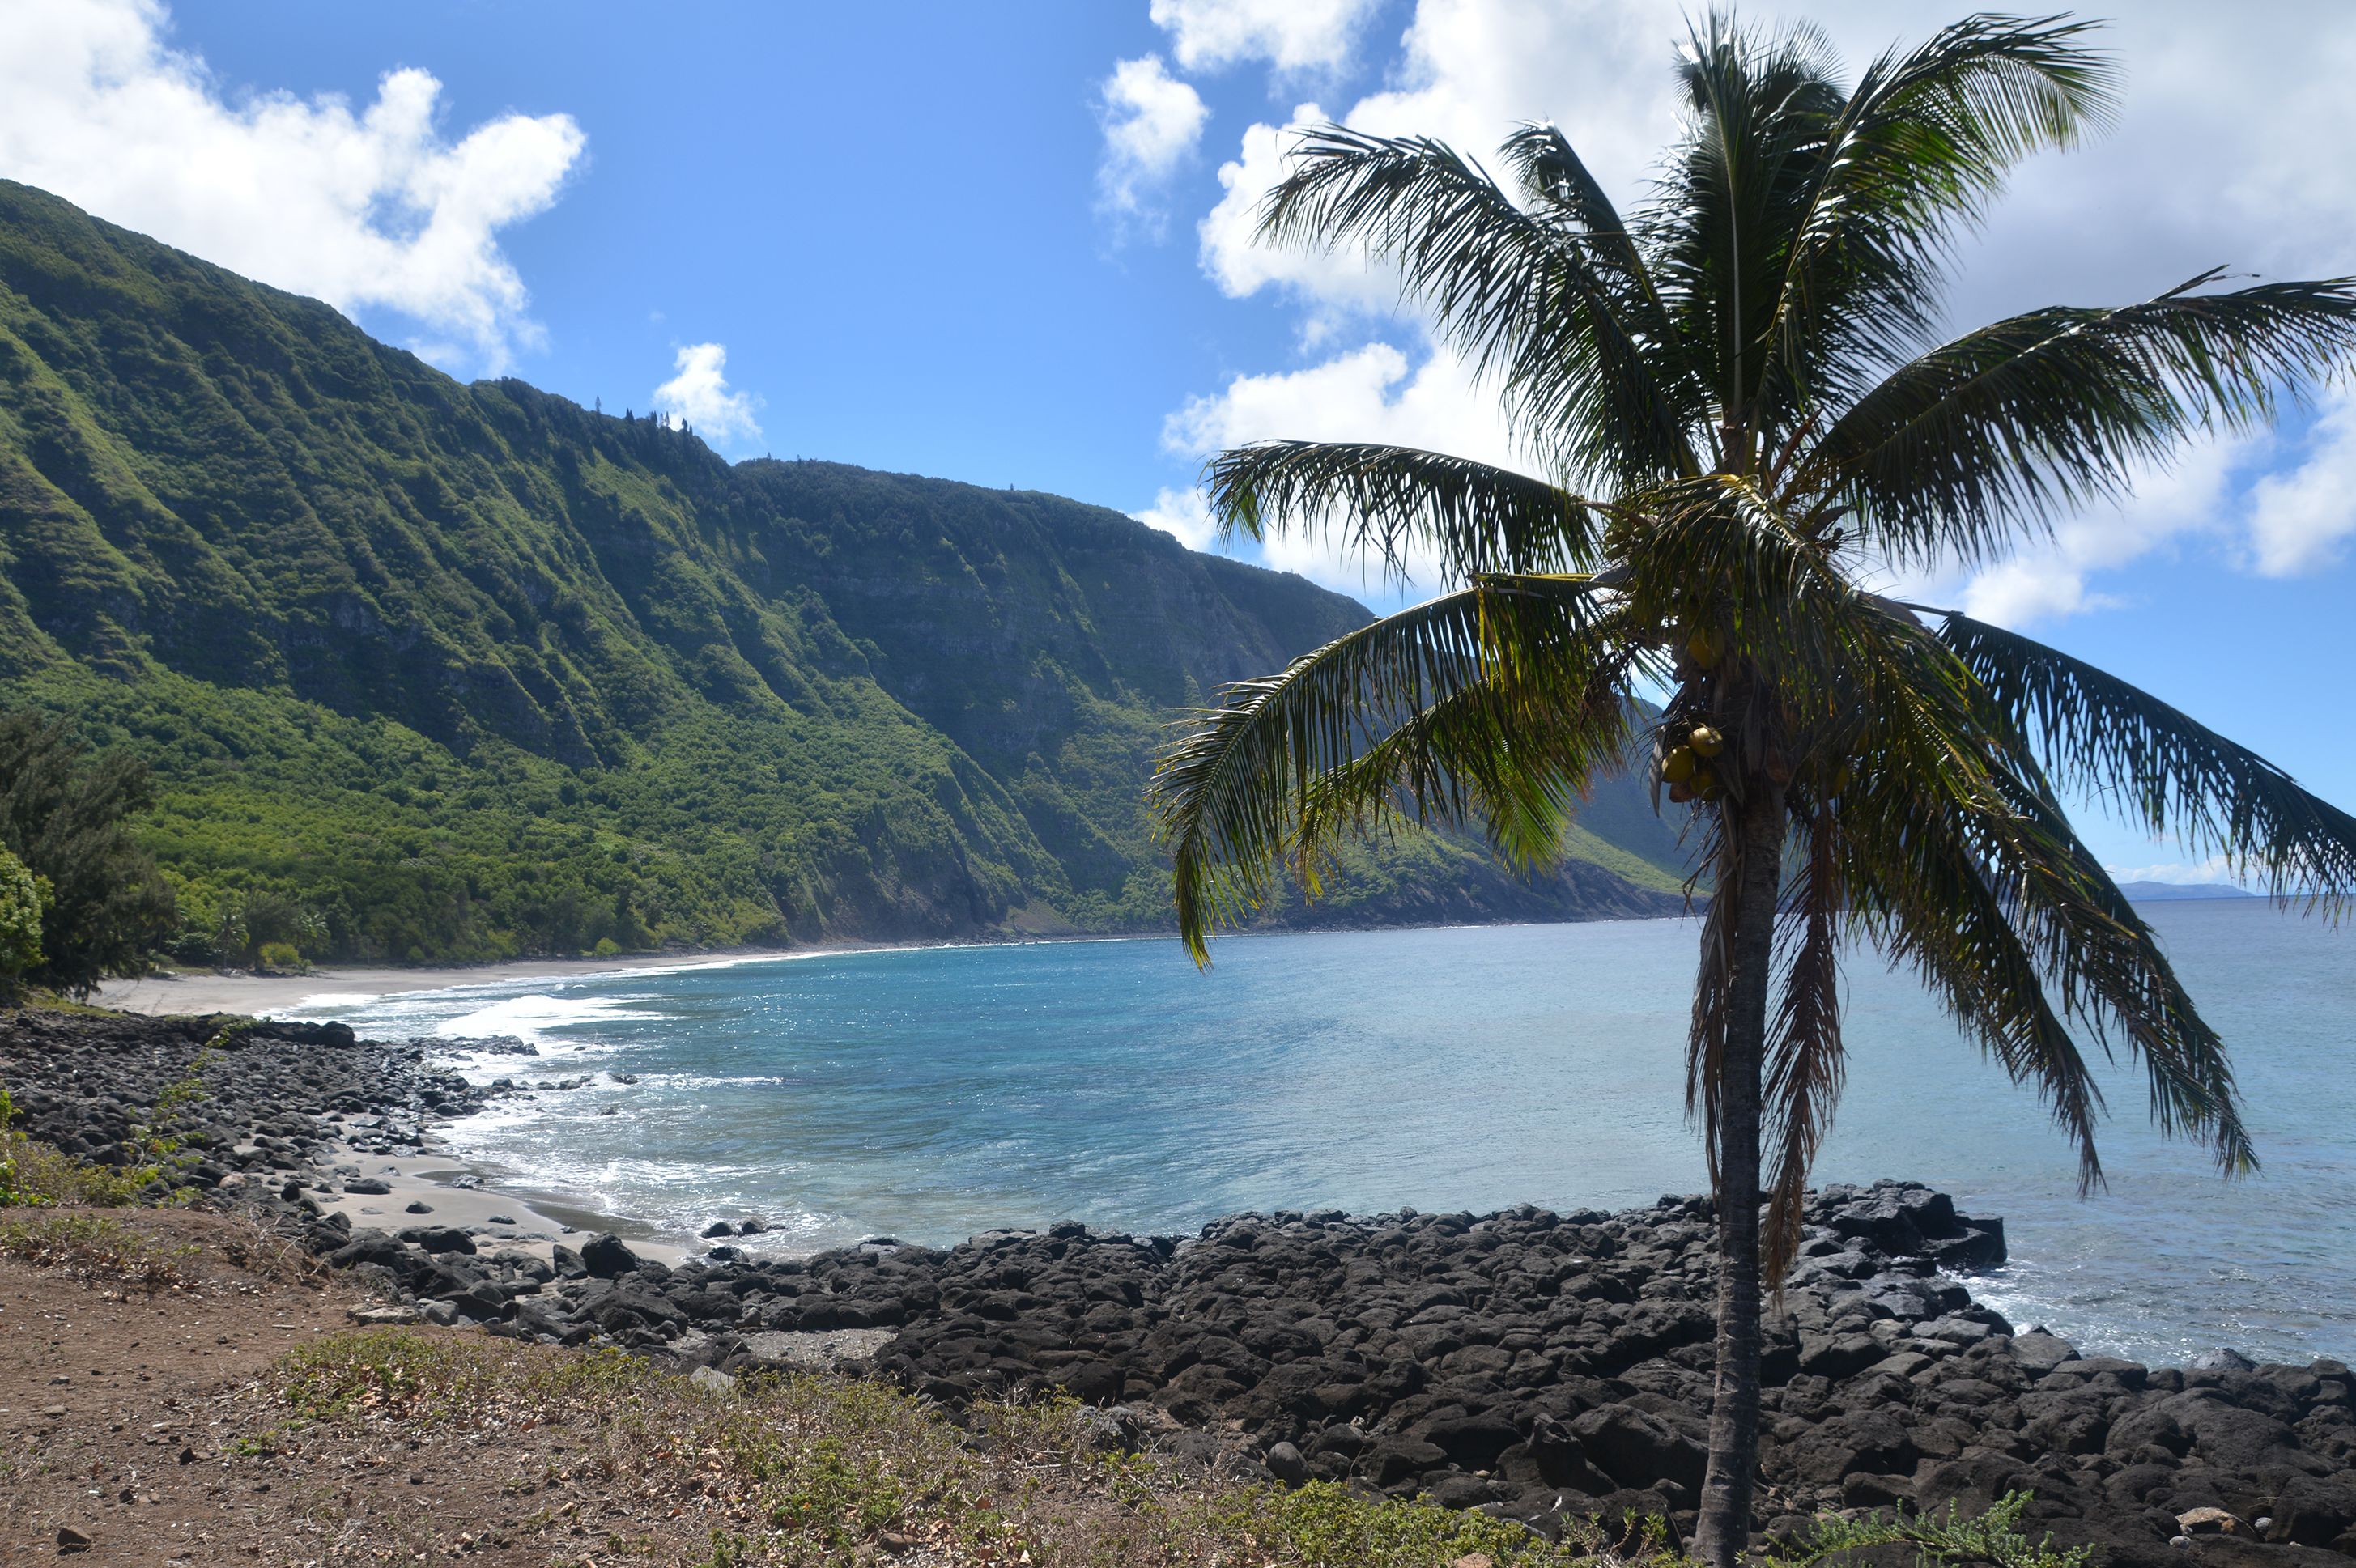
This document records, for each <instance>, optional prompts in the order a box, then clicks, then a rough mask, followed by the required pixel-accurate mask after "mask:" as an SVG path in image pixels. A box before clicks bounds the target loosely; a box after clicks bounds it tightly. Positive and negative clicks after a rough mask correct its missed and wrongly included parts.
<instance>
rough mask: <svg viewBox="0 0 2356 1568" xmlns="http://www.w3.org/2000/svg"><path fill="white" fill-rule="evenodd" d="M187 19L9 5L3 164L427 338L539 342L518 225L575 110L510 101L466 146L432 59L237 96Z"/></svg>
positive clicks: (478, 349) (562, 165) (570, 158)
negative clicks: (178, 28) (302, 93)
mask: <svg viewBox="0 0 2356 1568" xmlns="http://www.w3.org/2000/svg"><path fill="white" fill-rule="evenodd" d="M167 25H168V18H167V16H166V11H165V8H164V6H163V5H161V4H160V3H159V0H42V3H41V4H38V5H6V6H0V171H5V173H6V174H7V176H9V177H11V178H14V179H18V180H22V181H24V182H26V183H27V184H30V185H36V186H39V187H42V188H44V189H46V190H49V191H52V192H54V193H56V194H57V195H59V196H61V197H65V198H66V199H67V200H69V201H71V202H73V203H74V204H76V205H77V206H80V207H82V208H87V209H89V210H90V211H91V212H94V213H96V214H98V215H99V216H100V217H102V218H105V219H109V220H110V221H112V222H115V223H120V224H123V225H125V226H127V227H129V228H133V229H139V230H142V231H143V232H145V233H148V234H152V235H153V236H155V238H156V239H158V240H164V241H165V242H166V243H167V244H172V245H177V246H179V247H181V248H183V249H186V250H188V251H195V252H196V253H197V254H198V255H200V256H202V257H204V258H205V259H206V260H208V261H216V262H219V263H220V264H221V265H222V266H225V267H230V268H232V269H234V270H236V271H238V272H243V273H245V274H247V275H248V276H251V277H255V278H259V279H261V280H262V281H263V282H265V283H273V284H276V285H277V286H279V287H281V288H284V289H290V290H293V291H295V292H297V293H307V294H315V295H316V296H318V297H319V298H321V299H324V300H326V301H327V302H328V303H329V304H334V305H336V306H337V308H339V309H342V310H346V311H351V310H359V309H367V308H371V307H380V308H384V309H389V310H393V311H397V312H400V313H401V314H402V315H407V316H410V317H412V318H414V319H415V320H416V321H417V322H418V323H419V324H421V325H422V326H423V328H424V329H425V331H426V334H427V336H426V338H425V340H424V341H423V343H422V344H421V347H440V348H441V349H442V350H443V351H444V353H445V354H446V353H449V352H452V351H453V347H454V346H455V345H463V346H464V347H465V350H466V353H467V354H468V355H471V357H474V358H475V359H476V360H477V361H478V362H479V363H480V364H481V365H482V366H483V367H485V368H489V369H493V370H497V369H499V368H504V367H505V365H506V364H507V362H508V360H509V357H510V356H511V354H512V352H513V350H514V348H515V347H517V346H518V345H520V344H529V343H532V342H534V341H536V340H537V338H538V328H537V327H536V326H535V325H534V324H533V323H532V322H531V321H530V318H529V317H528V316H527V315H525V307H526V304H527V294H526V291H525V289H524V285H523V280H522V279H521V278H520V277H519V276H518V275H517V273H516V270H515V268H514V266H513V264H512V263H510V262H509V260H508V258H507V256H506V255H505V254H504V252H502V251H501V250H500V248H499V243H498V231H499V230H500V229H504V228H506V227H508V226H509V225H510V224H513V223H516V222H518V221H519V220H521V219H526V218H529V217H530V216H532V215H533V214H534V213H537V212H540V211H541V210H543V209H544V208H547V207H548V206H549V204H550V203H551V202H552V201H553V200H554V199H555V198H556V195H557V192H558V190H559V189H560V188H561V187H562V184H563V182H564V179H565V176H567V175H568V174H569V173H570V172H571V171H572V170H573V168H574V167H575V165H577V164H578V163H579V161H580V159H581V155H582V152H583V149H584V146H585V144H586V138H585V137H584V134H583V133H582V130H581V127H580V126H579V125H578V124H576V123H574V121H573V118H572V117H571V116H570V115H566V114H543V115H526V114H517V113H509V114H503V115H500V116H498V118H496V119H493V120H489V121H487V122H485V123H482V124H480V125H477V127H475V128H474V129H473V130H472V131H469V132H468V133H466V135H464V136H463V137H461V138H459V139H458V140H456V141H455V142H454V141H451V140H449V139H448V138H446V137H445V136H444V135H443V133H441V132H440V131H439V130H438V129H437V128H436V125H435V118H436V109H437V104H438V101H439V99H440V95H441V91H442V85H441V83H440V82H439V81H437V80H435V79H434V77H433V76H432V75H430V74H428V73H427V72H425V71H423V70H419V69H413V68H412V69H400V70H393V71H388V72H387V73H386V74H385V76H384V77H383V79H382V80H380V82H379V83H378V87H377V95H376V98H375V100H374V101H372V102H370V103H369V104H367V105H366V106H364V107H361V108H358V109H355V108H354V107H353V106H352V105H351V104H350V103H348V102H347V101H344V100H343V99H341V98H339V97H336V96H333V95H321V96H319V97H316V98H313V99H309V100H302V99H297V98H295V97H294V96H293V95H291V94H288V93H284V92H260V93H255V94H251V95H245V94H236V95H232V94H230V92H228V91H226V90H225V89H224V87H223V85H222V84H221V83H220V80H218V79H217V78H216V77H215V76H214V74H213V73H212V72H211V70H210V69H209V68H208V67H207V66H206V65H205V63H204V61H203V60H201V59H198V58H197V57H196V56H194V55H191V54H187V53H185V52H181V51H178V50H175V49H173V48H168V47H167V46H166V42H165V37H164V35H165V32H166V27H167Z"/></svg>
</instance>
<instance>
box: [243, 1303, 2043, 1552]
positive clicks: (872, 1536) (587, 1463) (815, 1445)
mask: <svg viewBox="0 0 2356 1568" xmlns="http://www.w3.org/2000/svg"><path fill="white" fill-rule="evenodd" d="M273 1400H274V1410H275V1415H274V1416H273V1418H272V1421H271V1423H270V1424H267V1425H266V1427H264V1428H262V1429H261V1430H259V1431H257V1433H256V1434H255V1435H252V1436H249V1437H248V1438H247V1439H246V1440H245V1441H244V1443H243V1445H242V1451H243V1452H245V1453H248V1454H252V1455H260V1454H263V1453H268V1454H272V1455H275V1456H296V1457H300V1456H304V1455H305V1454H306V1453H309V1452H310V1451H312V1450H313V1449H316V1448H318V1447H319V1446H320V1445H323V1444H325V1443H327V1442H329V1441H331V1440H333V1439H337V1438H348V1437H349V1436H351V1435H353V1434H354V1433H356V1432H357V1433H362V1434H365V1435H367V1436H368V1437H369V1440H370V1441H371V1442H372V1443H373V1444H375V1445H379V1446H382V1447H387V1448H396V1447H399V1446H401V1445H412V1446H413V1445H414V1444H415V1443H416V1442H418V1441H421V1440H423V1439H424V1438H425V1437H426V1436H427V1435H431V1438H432V1440H433V1441H436V1442H441V1443H455V1444H456V1445H460V1446H461V1447H462V1448H464V1449H466V1451H467V1452H469V1453H470V1454H472V1455H473V1456H475V1457H474V1458H472V1459H470V1461H469V1463H500V1464H505V1465H507V1466H509V1467H510V1469H511V1470H512V1472H513V1473H512V1474H509V1475H508V1476H507V1477H505V1479H504V1480H503V1481H502V1482H501V1489H502V1490H503V1492H504V1493H505V1494H506V1495H508V1496H509V1497H511V1498H512V1499H515V1506H514V1508H513V1509H512V1510H511V1513H510V1516H509V1517H510V1520H511V1522H510V1523H509V1524H508V1525H507V1526H505V1527H503V1529H502V1530H501V1531H500V1532H499V1534H498V1537H497V1538H496V1539H494V1540H490V1541H477V1542H475V1543H474V1544H477V1545H501V1546H522V1545H525V1544H527V1543H529V1542H530V1541H533V1540H534V1539H535V1538H539V1539H542V1540H545V1541H548V1542H550V1543H555V1542H563V1541H578V1542H580V1544H578V1545H576V1546H572V1547H563V1546H559V1547H558V1548H557V1555H556V1557H555V1559H554V1560H555V1561H558V1562H565V1563H590V1562H593V1561H594V1562H597V1563H608V1562H615V1561H624V1562H629V1561H656V1562H678V1563H699V1564H704V1565H709V1568H734V1565H739V1564H755V1563H760V1564H772V1563H775V1564H800V1563H847V1562H864V1561H869V1560H872V1559H873V1557H874V1556H875V1555H876V1554H877V1553H878V1552H883V1553H889V1554H894V1555H897V1554H914V1557H915V1560H916V1561H920V1562H923V1563H927V1564H944V1563H1004V1564H1033V1565H1036V1568H1053V1565H1059V1564H1071V1565H1073V1568H1079V1565H1082V1564H1086V1565H1087V1568H1130V1565H1134V1568H1163V1565H1173V1568H1174V1565H1176V1564H1181V1563H1186V1564H1194V1563H1235V1564H1243V1563H1249V1564H1265V1565H1268V1568H1445V1565H1447V1564H1451V1563H1472V1564H1478V1563H1487V1564H1489V1565H1491V1568H1568V1565H1570V1564H1584V1565H1598V1564H1613V1565H1619V1564H1638V1563H1643V1564H1657V1565H1659V1568H1670V1565H1672V1564H1675V1563H1677V1562H1678V1557H1677V1554H1676V1551H1675V1550H1674V1547H1673V1545H1672V1543H1671V1542H1670V1541H1668V1540H1667V1539H1666V1538H1665V1536H1663V1535H1662V1534H1660V1533H1658V1532H1657V1531H1650V1532H1648V1531H1642V1530H1639V1531H1634V1532H1633V1533H1615V1532H1613V1531H1607V1530H1605V1529H1603V1528H1601V1527H1598V1526H1595V1525H1591V1524H1590V1525H1585V1526H1574V1527H1573V1528H1572V1529H1571V1530H1569V1531H1567V1532H1566V1535H1565V1538H1564V1539H1563V1540H1562V1541H1547V1540H1546V1539H1544V1538H1543V1537H1541V1536H1538V1535H1537V1534H1535V1533H1533V1532H1531V1531H1528V1530H1526V1529H1524V1528H1523V1527H1521V1526H1520V1525H1518V1524H1514V1523H1510V1522H1505V1521H1501V1520H1494V1519H1492V1518H1490V1517H1488V1516H1486V1515H1484V1514H1480V1513H1474V1512H1462V1511H1457V1510H1453V1509H1441V1508H1438V1507H1434V1506H1432V1505H1430V1504H1429V1503H1424V1502H1421V1501H1405V1500H1400V1499H1377V1498H1370V1497H1365V1496H1362V1495H1359V1494H1356V1493H1354V1492H1352V1491H1350V1490H1348V1489H1347V1488H1343V1487H1340V1486H1334V1485H1331V1484H1327V1483H1323V1482H1312V1483H1311V1484H1310V1485H1308V1486H1304V1487H1301V1488H1298V1489H1296V1490H1287V1489H1284V1488H1279V1487H1273V1486H1269V1485H1266V1484H1260V1483H1252V1482H1248V1481H1244V1480H1240V1479H1235V1478H1226V1477H1218V1476H1215V1475H1209V1474H1205V1472H1204V1471H1203V1470H1202V1469H1201V1468H1200V1467H1196V1466H1194V1465H1191V1464H1186V1463H1182V1462H1179V1461H1175V1460H1171V1459H1167V1458H1162V1457H1159V1456H1154V1455H1151V1454H1144V1455H1138V1454H1127V1453H1118V1452H1109V1453H1108V1452H1104V1451H1101V1450H1100V1448H1099V1447H1098V1445H1097V1443H1096V1442H1095V1441H1094V1438H1095V1435H1096V1434H1097V1433H1098V1431H1099V1430H1100V1429H1101V1427H1100V1423H1101V1417H1100V1416H1098V1415H1097V1414H1096V1413H1091V1412H1089V1411H1087V1409H1086V1408H1085V1407H1083V1406H1080V1405H1078V1404H1076V1403H1071V1402H1068V1401H1055V1402H1049V1403H1034V1404H1013V1403H1008V1404H991V1405H984V1406H981V1407H979V1408H977V1409H976V1410H974V1411H973V1412H971V1413H969V1418H968V1421H967V1423H966V1424H962V1425H960V1424H953V1423H952V1422H951V1421H949V1420H948V1418H947V1417H946V1416H945V1415H944V1414H943V1413H942V1412H941V1411H939V1410H938V1409H937V1407H934V1406H932V1405H930V1404H928V1403H924V1402H921V1401H918V1400H916V1399H913V1398H911V1397H909V1396H907V1395H905V1394H902V1393H899V1392H895V1391H894V1390H891V1389H889V1388H886V1387H883V1386H881V1385H878V1384H875V1383H870V1382H862V1381H852V1380H846V1379H841V1378H836V1377H830V1376H824V1375H817V1374H809V1375H798V1376H781V1377H771V1376H761V1377H753V1378H746V1379H742V1380H738V1381H736V1382H735V1384H734V1386H733V1387H723V1386H719V1385H715V1384H714V1383H712V1381H711V1380H709V1379H708V1378H707V1379H705V1380H703V1381H698V1380H695V1379H692V1378H689V1377H683V1376H680V1375H678V1374H676V1373H672V1372H669V1371H661V1370H659V1369H658V1368H656V1367H654V1366H652V1365H651V1364H649V1363H648V1362H646V1361H644V1360H637V1359H636V1358H632V1357H629V1356H626V1355H624V1354H621V1353H619V1352H617V1351H594V1352H584V1351H565V1350H557V1349H542V1348H536V1347H527V1346H521V1345H517V1344H512V1343H509V1342H506V1341H501V1340H498V1339H486V1338H477V1337H474V1336H460V1335H448V1334H438V1333H431V1332H423V1331H417V1330H411V1329H404V1328H380V1329H370V1330H367V1331H363V1332H358V1333H353V1334H348V1335H343V1336H338V1337H337V1338H336V1339H332V1340H329V1341H327V1342H326V1343H323V1344H319V1345H316V1346H311V1347H306V1348H305V1349H302V1350H299V1351H297V1352H295V1354H294V1355H293V1356H291V1357H290V1358H288V1360H286V1361H285V1362H284V1365H283V1370H282V1375H281V1377H280V1378H279V1380H278V1381H277V1383H276V1387H275V1391H274V1396H273ZM2027 1500H2028V1499H2027V1498H2026V1497H2025V1496H2019V1497H2014V1498H2010V1499H2006V1501H2005V1502H2004V1503H2003V1504H2001V1505H1999V1506H1998V1507H1997V1509H1994V1510H1992V1511H1991V1512H1990V1513H1989V1514H1987V1515H1986V1516H1985V1517H1982V1518H1977V1519H1965V1518H1961V1517H1957V1516H1954V1515H1949V1516H1944V1517H1939V1518H1932V1519H1922V1518H1909V1517H1904V1516H1901V1517H1899V1518H1896V1519H1887V1518H1883V1517H1881V1516H1878V1515H1877V1516H1871V1517H1868V1518H1864V1519H1854V1520H1852V1519H1826V1520H1823V1521H1821V1522H1820V1523H1819V1525H1818V1526H1817V1527H1816V1528H1815V1530H1813V1531H1809V1532H1807V1533H1806V1534H1805V1535H1804V1536H1803V1538H1802V1539H1801V1540H1799V1541H1795V1542H1794V1543H1793V1544H1792V1545H1791V1546H1790V1547H1789V1548H1788V1549H1787V1550H1786V1551H1785V1552H1783V1554H1782V1555H1780V1556H1779V1557H1778V1558H1776V1559H1775V1562H1776V1563H1779V1564H1783V1565H1785V1568H1812V1565H1814V1564H1817V1563H1825V1562H1827V1561H1829V1560H1832V1559H1834V1558H1836V1557H1839V1556H1843V1555H1845V1554H1850V1553H1854V1552H1857V1551H1858V1549H1861V1548H1867V1547H1886V1546H1894V1547H1898V1548H1901V1549H1902V1550H1905V1551H1908V1552H1912V1554H1913V1555H1914V1556H1915V1557H1916V1559H1917V1560H1918V1561H1919V1562H1920V1563H1923V1564H1934V1563H1967V1562H1968V1563H1994V1564H1997V1565H1999V1568H2080V1565H2081V1564H2082V1563H2083V1555H2084V1554H2083V1553H2061V1552H2053V1551H2051V1550H2050V1549H2049V1548H2048V1547H2046V1546H2044V1545H2041V1544H2039V1543H2037V1542H2033V1541H2030V1540H2029V1538H2028V1537H2027V1536H2026V1535H2024V1534H2023V1533H2022V1532H2021V1531H2020V1529H2019V1520H2020V1512H2021V1509H2022V1506H2023V1505H2024V1504H2025V1503H2026V1502H2027ZM617 1505H618V1509H619V1511H621V1512H623V1513H625V1514H626V1516H627V1517H628V1519H629V1520H630V1521H631V1522H630V1523H629V1524H627V1525H626V1526H622V1525H615V1524H612V1523H610V1522H600V1521H606V1520H611V1518H612V1517H613V1515H614V1513H615V1512H616V1507H617ZM584 1534H585V1536H586V1539H585V1540H584Z"/></svg>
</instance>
